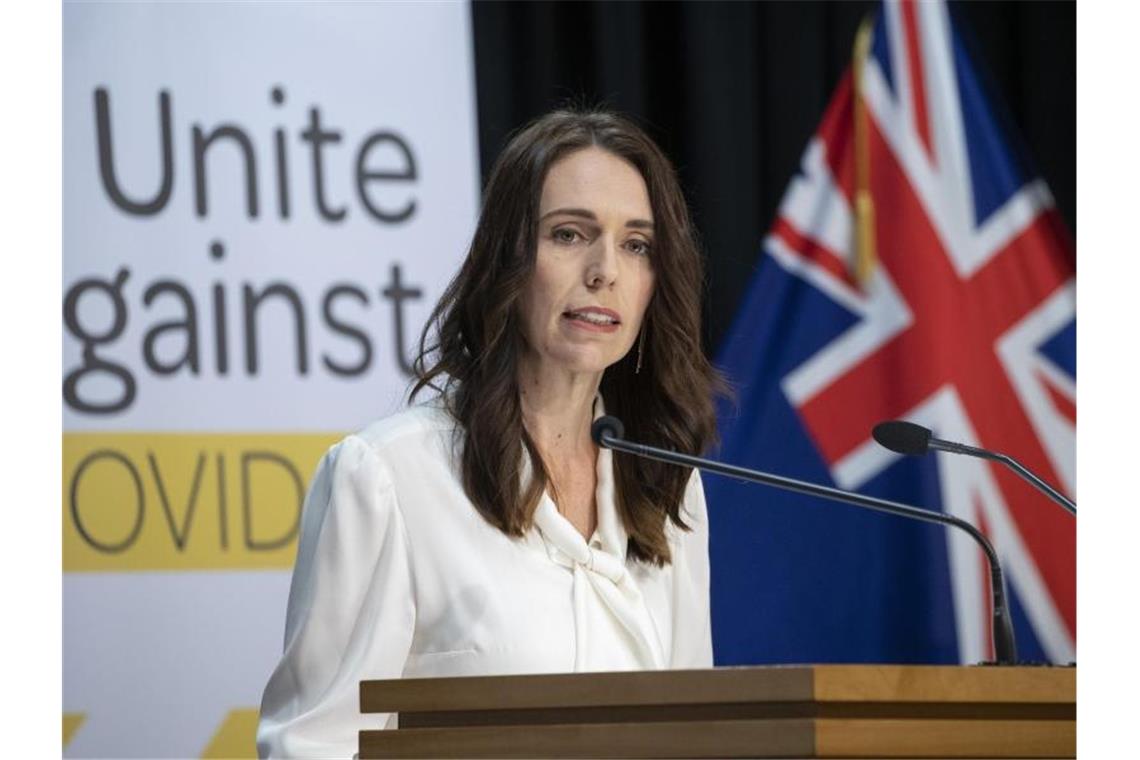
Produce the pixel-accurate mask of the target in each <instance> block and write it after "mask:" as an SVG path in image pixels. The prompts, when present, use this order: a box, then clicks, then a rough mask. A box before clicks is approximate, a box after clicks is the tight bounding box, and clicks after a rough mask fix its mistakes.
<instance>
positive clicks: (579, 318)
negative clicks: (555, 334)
mask: <svg viewBox="0 0 1140 760" xmlns="http://www.w3.org/2000/svg"><path fill="white" fill-rule="evenodd" d="M586 314H592V315H593V314H596V315H598V316H602V317H608V318H609V319H614V320H616V319H617V315H616V314H615V313H614V312H612V311H609V310H608V309H604V310H603V309H579V310H575V311H568V312H565V313H564V314H563V315H562V318H563V319H564V320H566V321H567V323H569V325H570V326H571V327H574V328H577V329H579V330H586V331H587V332H596V333H612V332H617V329H618V328H619V327H620V326H621V325H620V323H619V322H616V321H615V322H608V321H593V320H591V319H590V318H589V317H587V316H585V315H586Z"/></svg>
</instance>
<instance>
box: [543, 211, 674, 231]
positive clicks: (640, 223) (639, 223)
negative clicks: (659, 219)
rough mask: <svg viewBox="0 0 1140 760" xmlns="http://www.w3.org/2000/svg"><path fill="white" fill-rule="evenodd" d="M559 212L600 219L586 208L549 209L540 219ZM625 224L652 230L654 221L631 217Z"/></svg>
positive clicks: (591, 219)
mask: <svg viewBox="0 0 1140 760" xmlns="http://www.w3.org/2000/svg"><path fill="white" fill-rule="evenodd" d="M559 214H564V215H566V216H577V217H581V218H582V219H588V220H590V221H591V222H596V221H598V216H597V214H595V213H594V212H593V211H590V210H589V209H585V208H556V209H554V210H553V211H547V212H546V213H545V214H543V215H542V217H541V218H540V219H539V221H540V222H542V221H545V220H546V219H547V218H549V217H552V216H557V215H559ZM625 226H626V227H632V228H634V229H639V230H651V229H653V222H651V221H649V220H648V219H630V220H629V221H628V222H626V223H625Z"/></svg>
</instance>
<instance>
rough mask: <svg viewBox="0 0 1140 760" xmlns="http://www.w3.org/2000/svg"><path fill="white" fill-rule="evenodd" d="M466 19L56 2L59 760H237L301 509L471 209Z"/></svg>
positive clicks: (398, 389)
mask: <svg viewBox="0 0 1140 760" xmlns="http://www.w3.org/2000/svg"><path fill="white" fill-rule="evenodd" d="M470 40H471V33H470V19H469V9H468V7H467V6H466V5H465V4H462V3H416V4H411V3H409V4H404V3H369V4H348V3H345V4H340V3H279V4H277V3H274V4H269V3H264V4H263V3H169V4H168V3H146V4H143V3H111V2H108V3H82V4H80V3H67V4H65V6H64V146H63V148H64V154H63V155H64V199H63V200H64V267H63V268H64V282H63V321H64V327H65V332H64V336H63V371H64V376H63V378H62V392H63V404H64V432H63V439H64V440H63V457H64V462H63V488H62V505H63V518H64V519H63V525H64V535H63V563H64V567H63V569H64V588H63V600H64V653H63V656H64V710H65V715H64V733H65V753H66V755H67V756H73V757H84V756H117V757H143V756H146V757H207V756H229V757H234V756H251V755H253V754H254V752H255V748H254V746H253V727H254V724H255V722H256V710H257V706H258V703H259V701H260V695H261V690H262V688H263V686H264V684H265V682H266V680H267V679H268V677H269V674H270V672H271V670H272V668H273V666H274V665H275V663H276V659H277V657H278V656H279V655H280V651H281V646H282V636H283V630H284V614H285V603H286V596H287V592H288V582H289V569H290V568H291V566H292V562H293V557H294V554H295V551H296V537H297V528H298V520H299V516H300V508H301V500H302V497H303V495H304V493H305V490H306V487H307V483H308V479H309V477H310V476H311V474H312V471H313V468H314V467H315V465H316V463H317V461H318V459H319V458H320V456H321V455H322V454H323V453H324V451H325V449H326V448H327V447H328V446H329V445H330V444H331V443H333V442H334V441H336V440H337V439H338V438H339V437H341V436H342V435H344V434H345V433H348V432H350V431H352V430H355V429H358V428H360V427H362V426H363V425H365V424H366V423H367V422H369V421H370V420H372V419H375V418H377V417H380V416H383V415H385V414H388V413H391V412H393V411H395V410H396V409H398V408H399V406H400V404H401V401H402V398H403V396H404V393H405V391H406V388H407V384H408V381H409V379H410V362H411V360H412V358H413V357H414V350H415V347H416V345H417V343H418V338H419V333H420V330H421V328H422V325H423V323H424V321H425V320H426V318H427V315H428V313H429V312H430V309H431V307H432V306H433V305H434V303H435V301H436V300H437V299H438V297H439V296H440V294H441V293H442V291H443V288H444V287H445V285H446V283H447V282H448V280H449V279H450V277H451V276H452V275H453V273H454V272H455V271H456V270H457V268H458V265H459V262H460V261H461V260H462V257H463V255H464V253H465V249H466V245H467V243H468V240H469V238H470V234H471V231H472V230H473V227H474V222H475V218H476V214H477V205H478V194H479V172H478V159H477V146H476V121H475V104H474V101H475V93H474V86H473V76H474V75H473V53H472V49H471V41H470Z"/></svg>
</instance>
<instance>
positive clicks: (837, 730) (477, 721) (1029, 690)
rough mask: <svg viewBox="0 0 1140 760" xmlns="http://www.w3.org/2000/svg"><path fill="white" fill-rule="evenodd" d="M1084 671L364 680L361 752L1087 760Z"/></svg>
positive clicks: (813, 669) (815, 669)
mask: <svg viewBox="0 0 1140 760" xmlns="http://www.w3.org/2000/svg"><path fill="white" fill-rule="evenodd" d="M1076 676H1077V673H1076V668H1061V667H988V666H970V667H956V666H946V667H942V666H899V665H815V666H803V667H799V666H796V667H755V668H752V667H750V668H714V669H711V670H664V671H642V672H631V673H579V674H565V675H563V674H559V675H532V676H493V677H478V678H475V677H472V678H438V679H405V680H393V681H364V682H362V683H361V684H360V704H361V710H362V712H364V713H391V712H395V713H398V714H399V729H397V730H389V731H361V732H360V757H361V758H378V757H409V758H411V757H438V758H457V757H470V758H474V757H501V758H507V757H531V758H538V757H578V758H589V757H610V758H613V757H642V758H647V757H686V758H698V757H864V758H866V757H908V758H919V757H923V758H929V757H943V758H949V757H988V758H997V757H1075V756H1076V733H1077V730H1076V680H1077V679H1076Z"/></svg>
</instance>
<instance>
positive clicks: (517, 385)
mask: <svg viewBox="0 0 1140 760" xmlns="http://www.w3.org/2000/svg"><path fill="white" fill-rule="evenodd" d="M701 284H702V276H701V265H700V257H699V254H698V250H697V246H696V243H695V236H694V232H693V229H692V225H691V223H690V220H689V214H688V210H687V208H686V206H685V203H684V199H683V197H682V195H681V191H680V189H679V187H678V184H677V180H676V177H675V174H674V171H673V169H672V167H671V165H670V164H669V162H668V159H666V158H665V156H664V155H663V154H662V153H661V151H660V150H659V149H658V148H657V147H656V146H655V145H654V144H653V143H652V141H650V140H649V138H648V137H647V136H646V135H645V134H644V133H643V132H642V131H641V130H640V129H638V128H637V127H636V126H634V125H633V124H631V123H630V122H628V121H627V120H625V119H623V118H621V117H618V116H616V115H613V114H609V113H605V112H588V113H577V112H569V111H558V112H554V113H551V114H548V115H547V116H544V117H543V118H541V119H539V120H537V121H536V122H534V123H532V124H531V125H529V126H528V127H526V128H525V129H523V130H522V131H521V132H520V133H518V134H517V135H516V136H515V137H514V138H513V139H512V140H511V142H510V144H509V145H508V146H507V147H506V149H505V150H504V151H503V153H502V155H501V156H500V157H499V159H498V161H497V162H496V164H495V167H494V169H493V170H492V172H491V177H490V180H489V182H488V185H487V188H486V191H485V194H484V200H483V211H482V214H481V216H480V220H479V224H478V227H477V229H476V231H475V236H474V240H473V241H472V244H471V249H470V251H469V253H468V256H467V259H466V261H465V263H464V265H463V267H462V269H461V270H460V272H459V274H458V275H457V276H456V278H455V279H454V281H453V282H452V283H451V285H450V286H449V287H448V289H447V291H446V293H445V294H444V296H443V298H442V299H441V301H440V303H439V305H438V306H437V307H436V309H435V312H434V313H433V315H432V319H431V320H430V321H429V325H428V328H427V329H425V332H424V339H423V340H422V341H421V350H420V357H419V359H418V360H417V362H416V367H417V372H418V375H419V379H418V382H417V384H416V386H415V388H414V390H413V394H412V395H413V398H415V396H416V394H418V393H420V392H422V391H424V390H425V389H428V388H432V389H434V390H436V391H438V392H439V393H438V395H437V396H436V398H434V399H433V400H432V401H430V402H427V403H421V404H419V405H417V406H413V407H411V408H410V409H408V410H407V411H404V412H402V413H400V414H397V415H395V416H393V417H390V418H388V419H385V420H381V421H380V422H377V423H375V424H373V425H372V426H370V427H368V428H367V429H365V430H364V431H362V432H360V433H358V434H356V435H352V436H349V437H348V438H346V439H344V440H343V441H341V442H340V443H338V444H337V445H336V446H334V447H333V448H332V449H330V450H329V452H328V453H327V454H326V455H325V457H324V459H323V460H322V461H321V463H320V465H319V467H318V470H317V474H316V476H315V479H314V481H313V484H312V486H311V489H310V492H309V495H308V498H307V499H306V503H305V507H304V511H303V518H302V526H301V538H300V544H299V547H298V553H297V564H296V568H295V570H294V574H293V582H292V587H291V590H290V595H289V608H288V613H287V619H286V634H285V653H284V657H283V658H282V661H281V663H280V665H279V666H278V667H277V669H276V671H275V672H274V673H273V676H272V678H271V680H270V682H269V685H268V686H267V687H266V691H265V695H264V698H263V701H262V707H261V723H260V726H259V730H258V749H259V752H260V753H261V754H262V755H263V756H264V755H274V756H277V755H281V756H308V755H313V756H324V757H329V756H345V757H347V756H351V755H352V753H353V752H354V751H355V749H356V741H357V731H358V730H360V729H361V728H368V727H371V726H379V725H382V724H381V723H379V722H377V720H376V716H361V715H360V714H359V712H358V697H357V695H358V684H359V682H360V681H361V680H362V679H383V678H396V677H400V676H406V677H431V676H455V675H487V674H508V673H536V672H570V671H590V670H623V669H638V668H667V667H668V668H694V667H708V666H711V665H712V645H711V635H710V628H709V602H708V581H709V576H708V547H707V540H708V532H707V521H706V513H705V503H704V495H703V493H702V490H701V482H700V478H699V476H698V474H697V473H696V471H689V470H685V469H683V468H679V467H674V466H670V465H665V464H658V463H654V462H650V461H647V460H642V459H634V458H630V457H627V456H625V455H620V454H619V455H617V456H616V457H615V456H614V455H613V453H612V452H611V451H609V450H598V449H597V447H596V446H595V445H594V444H593V442H592V441H591V439H590V425H591V422H592V421H593V420H594V419H596V418H597V417H598V416H600V415H601V414H602V413H603V410H605V411H606V412H608V413H610V414H614V415H616V416H618V417H620V418H621V419H622V421H623V422H624V424H625V429H626V431H627V435H628V436H629V437H630V438H632V439H636V440H639V441H644V442H646V443H651V444H654V445H658V446H663V447H667V448H673V449H676V450H680V451H687V452H700V451H701V450H703V449H704V448H705V447H706V445H707V444H708V443H709V442H710V440H711V438H712V436H713V432H714V417H713V408H712V400H711V394H712V392H713V391H714V390H715V387H716V385H717V382H718V381H717V379H716V376H715V374H714V372H713V370H712V369H711V367H710V366H709V364H708V362H707V361H706V360H705V358H704V355H703V353H702V351H701V345H700V331H699V325H700V290H701ZM429 335H432V336H434V342H429ZM429 343H431V344H430V345H429ZM388 722H389V724H392V721H391V720H389V721H388Z"/></svg>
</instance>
